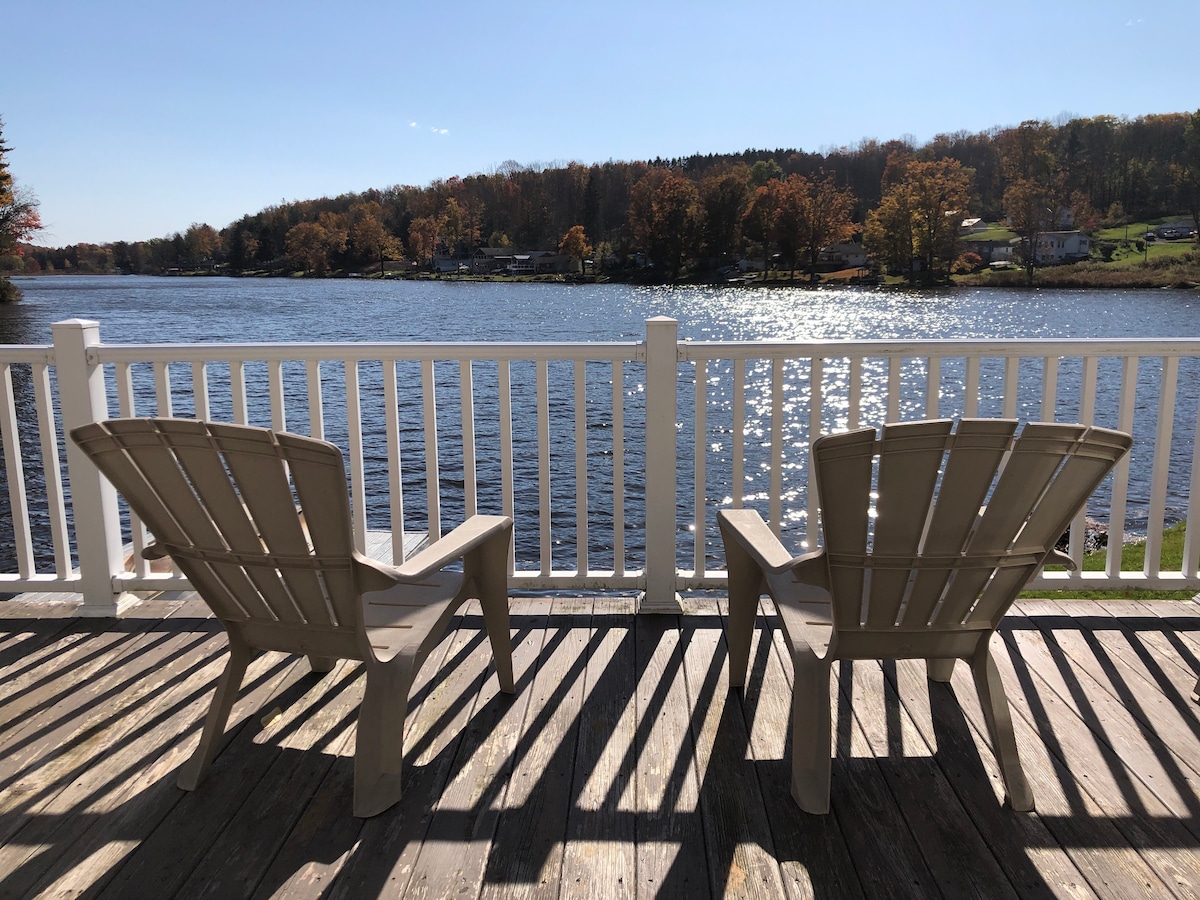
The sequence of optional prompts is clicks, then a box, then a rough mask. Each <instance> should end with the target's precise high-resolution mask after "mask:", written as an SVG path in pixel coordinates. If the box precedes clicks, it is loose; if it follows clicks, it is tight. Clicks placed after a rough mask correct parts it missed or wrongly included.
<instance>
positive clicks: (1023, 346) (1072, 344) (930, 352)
mask: <svg viewBox="0 0 1200 900" xmlns="http://www.w3.org/2000/svg"><path fill="white" fill-rule="evenodd" d="M855 356H876V357H878V356H884V357H893V356H904V357H935V358H947V357H949V358H954V357H962V356H994V357H1043V356H1176V357H1185V356H1200V338H1120V339H1116V338H1100V339H1097V338H1029V339H1026V338H1006V339H1001V340H971V339H965V340H958V339H954V338H931V339H921V340H861V341H843V340H816V341H682V342H680V344H679V359H680V361H681V362H686V361H696V360H712V359H790V358H795V357H805V358H807V357H817V358H821V359H830V358H832V359H837V358H846V357H855Z"/></svg>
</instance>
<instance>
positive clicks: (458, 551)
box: [392, 515, 513, 581]
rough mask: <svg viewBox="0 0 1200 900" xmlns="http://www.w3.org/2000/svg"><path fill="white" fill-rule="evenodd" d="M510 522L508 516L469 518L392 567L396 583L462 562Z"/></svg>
mask: <svg viewBox="0 0 1200 900" xmlns="http://www.w3.org/2000/svg"><path fill="white" fill-rule="evenodd" d="M512 524H513V520H512V519H510V518H509V517H508V516H479V515H476V516H471V517H470V518H469V519H467V521H465V522H463V523H462V524H461V525H459V526H458V527H457V528H455V529H454V530H453V531H451V532H450V533H449V534H447V535H445V536H443V537H441V538H439V539H438V540H436V541H434V542H433V543H432V544H430V545H429V546H428V547H426V548H425V549H424V550H422V551H421V552H420V553H418V554H417V555H416V556H414V557H412V558H411V559H408V560H406V561H405V563H404V565H402V566H396V567H394V568H392V574H393V576H394V578H395V579H396V580H397V581H420V580H422V579H423V578H425V577H427V576H428V575H429V574H430V573H431V572H437V571H439V570H440V569H443V568H445V567H446V565H448V564H449V563H452V562H454V560H456V559H462V558H463V556H465V555H466V554H467V553H470V552H471V551H472V550H474V549H475V548H476V547H478V546H480V545H481V544H484V543H486V542H487V541H488V540H491V539H492V538H494V537H495V536H496V535H500V534H506V533H507V532H508V531H509V529H511V528H512Z"/></svg>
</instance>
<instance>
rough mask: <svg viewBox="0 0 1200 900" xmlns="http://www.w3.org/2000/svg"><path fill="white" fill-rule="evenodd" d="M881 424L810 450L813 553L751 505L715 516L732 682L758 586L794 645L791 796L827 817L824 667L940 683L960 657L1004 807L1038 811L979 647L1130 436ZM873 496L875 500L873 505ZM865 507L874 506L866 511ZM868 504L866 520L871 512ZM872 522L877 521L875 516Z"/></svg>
mask: <svg viewBox="0 0 1200 900" xmlns="http://www.w3.org/2000/svg"><path fill="white" fill-rule="evenodd" d="M952 425H953V423H952V422H951V421H948V420H936V421H925V422H910V423H905V424H898V425H885V426H884V428H883V433H882V436H881V437H880V438H878V439H877V438H876V433H875V430H874V429H870V428H868V429H864V430H860V431H851V432H847V433H844V434H833V435H827V436H825V437H821V438H819V439H818V440H816V441H814V442H813V471H814V473H815V480H816V486H817V490H818V498H819V500H820V508H821V518H822V521H821V525H822V532H823V538H824V546H823V547H822V548H821V549H820V550H817V551H815V552H811V553H807V554H805V555H803V556H798V557H795V558H793V557H792V556H791V555H790V554H789V553H788V552H787V550H785V549H784V547H783V545H782V544H781V543H780V542H779V540H778V538H776V536H775V534H774V533H773V532H772V531H771V530H770V529H769V528H768V527H767V525H766V524H765V523H764V522H763V520H762V519H761V518H760V517H759V515H758V513H756V512H754V511H753V510H723V511H721V512H720V513H719V514H718V516H717V519H718V522H719V523H720V527H721V535H722V538H723V540H724V544H725V554H726V560H727V566H728V574H729V667H730V682H731V684H732V685H734V686H737V687H741V686H743V685H744V684H745V680H746V669H747V666H748V663H749V654H750V641H751V637H752V636H753V634H752V633H753V630H754V616H755V612H756V611H757V608H758V601H759V597H760V595H761V594H762V593H763V591H764V589H765V590H766V591H767V592H769V593H770V595H771V597H772V598H773V599H774V601H775V605H776V607H777V609H778V611H779V620H780V622H781V624H782V626H783V631H784V634H785V636H786V638H787V642H788V645H789V647H790V648H791V650H792V663H793V666H794V669H795V681H794V687H793V694H792V796H793V797H794V798H795V800H796V802H797V803H798V804H799V805H800V807H801V808H802V809H804V810H806V811H808V812H812V813H825V812H828V811H829V779H830V767H831V760H830V727H831V724H830V719H831V714H830V705H829V680H830V668H831V666H832V664H833V662H834V660H840V659H925V660H927V661H928V662H927V666H928V671H929V677H930V678H931V679H933V680H935V681H949V680H950V676H951V673H952V672H953V668H954V661H955V660H957V659H963V660H967V661H968V662H969V663H970V664H971V671H972V674H973V675H974V677H975V685H976V689H977V690H978V692H979V699H980V702H981V704H982V706H983V711H984V716H985V718H986V720H987V724H988V729H989V731H990V735H991V740H992V747H993V750H994V752H995V754H996V757H997V760H998V761H999V763H1000V768H1001V771H1002V773H1003V776H1004V784H1005V788H1006V789H1007V793H1008V798H1009V800H1010V802H1011V804H1012V806H1013V808H1014V809H1017V810H1031V809H1033V794H1032V792H1031V791H1030V789H1029V786H1028V785H1027V783H1026V781H1025V776H1024V773H1023V772H1022V770H1021V762H1020V759H1019V758H1018V756H1017V745H1016V740H1015V737H1014V734H1013V728H1012V719H1011V718H1010V716H1009V710H1008V701H1007V699H1006V698H1005V696H1004V688H1003V685H1002V684H1001V681H1000V675H999V672H998V671H997V669H996V664H995V662H994V661H993V659H992V656H991V653H990V651H989V649H988V645H989V641H990V638H991V636H992V633H993V632H994V631H995V629H996V627H997V626H998V625H999V624H1000V620H1001V618H1003V616H1004V614H1005V612H1006V611H1007V610H1008V608H1009V607H1010V606H1011V605H1012V603H1013V601H1014V600H1015V599H1016V597H1017V594H1018V593H1019V592H1020V591H1021V589H1022V588H1024V586H1025V585H1026V583H1027V582H1028V581H1029V579H1030V578H1032V577H1033V576H1034V575H1035V574H1036V573H1037V572H1038V570H1039V569H1041V567H1042V566H1043V565H1044V564H1046V563H1056V564H1063V565H1067V566H1070V567H1073V563H1072V560H1071V559H1070V558H1069V557H1067V556H1066V555H1065V554H1062V553H1060V552H1058V551H1057V550H1055V549H1054V545H1055V543H1056V542H1057V540H1058V539H1059V537H1060V536H1061V535H1062V533H1063V531H1064V530H1065V529H1066V527H1067V526H1068V524H1069V523H1070V521H1071V519H1072V518H1073V517H1074V516H1075V514H1076V513H1077V512H1078V511H1079V509H1080V507H1081V506H1082V505H1083V504H1084V503H1085V502H1086V500H1087V498H1088V496H1089V495H1090V494H1091V493H1092V492H1093V491H1094V490H1095V489H1096V487H1097V485H1099V484H1100V482H1101V480H1103V478H1104V476H1105V475H1106V474H1108V472H1109V470H1110V469H1111V468H1112V467H1113V465H1114V464H1115V463H1116V462H1117V460H1119V459H1120V458H1121V456H1123V455H1124V454H1125V452H1126V451H1127V450H1128V449H1129V446H1130V444H1131V443H1132V438H1130V436H1129V435H1127V434H1122V433H1121V432H1117V431H1109V430H1107V429H1102V428H1088V427H1085V426H1082V425H1059V424H1051V423H1036V424H1029V425H1026V426H1025V428H1024V429H1022V431H1021V433H1020V436H1019V437H1017V436H1016V430H1017V423H1016V421H1013V420H1005V419H964V420H962V421H961V422H960V423H959V426H958V428H957V430H956V431H952V430H951V429H952ZM872 491H874V492H875V493H874V495H873V494H872ZM873 496H875V497H877V498H878V499H877V500H873ZM873 507H874V509H873ZM873 513H875V515H874V516H873V515H872V514H873Z"/></svg>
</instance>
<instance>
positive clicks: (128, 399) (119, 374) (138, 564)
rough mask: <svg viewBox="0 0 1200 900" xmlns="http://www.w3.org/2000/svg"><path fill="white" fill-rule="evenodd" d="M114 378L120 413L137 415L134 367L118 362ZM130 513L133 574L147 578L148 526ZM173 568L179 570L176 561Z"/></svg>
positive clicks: (148, 566) (132, 416)
mask: <svg viewBox="0 0 1200 900" xmlns="http://www.w3.org/2000/svg"><path fill="white" fill-rule="evenodd" d="M113 378H114V379H115V381H116V383H117V409H118V415H120V416H121V418H123V419H131V418H134V417H136V416H137V400H136V397H135V395H134V392H133V367H132V366H131V365H129V363H117V364H116V366H115V367H114V372H113ZM128 513H129V534H130V541H131V544H132V547H133V574H134V575H136V576H137V577H138V578H145V577H146V576H147V575H149V574H150V563H149V561H147V560H146V559H144V558H143V557H142V551H143V550H145V549H146V547H147V544H148V542H147V540H146V528H145V526H144V525H143V524H142V520H141V519H139V518H138V516H137V513H135V512H134V511H133V510H132V509H129V510H128ZM171 565H172V570H173V571H176V572H178V567H176V566H175V564H174V563H172V564H171Z"/></svg>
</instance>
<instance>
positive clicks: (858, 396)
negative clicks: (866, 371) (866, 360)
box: [846, 356, 863, 431]
mask: <svg viewBox="0 0 1200 900" xmlns="http://www.w3.org/2000/svg"><path fill="white" fill-rule="evenodd" d="M862 374H863V361H862V357H861V356H852V357H850V372H849V375H848V377H849V379H850V396H849V400H848V407H847V412H846V430H847V431H854V430H855V429H856V428H858V423H859V419H860V417H861V415H862Z"/></svg>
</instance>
